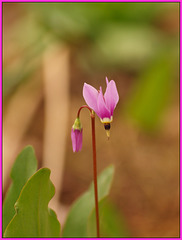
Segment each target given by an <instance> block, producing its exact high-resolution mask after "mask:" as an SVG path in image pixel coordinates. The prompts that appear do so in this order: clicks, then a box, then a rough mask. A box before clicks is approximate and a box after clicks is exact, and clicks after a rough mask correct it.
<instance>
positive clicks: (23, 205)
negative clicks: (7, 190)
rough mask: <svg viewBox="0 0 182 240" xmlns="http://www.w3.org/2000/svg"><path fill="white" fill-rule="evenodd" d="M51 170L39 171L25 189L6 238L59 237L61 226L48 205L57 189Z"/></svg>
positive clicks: (17, 203)
mask: <svg viewBox="0 0 182 240" xmlns="http://www.w3.org/2000/svg"><path fill="white" fill-rule="evenodd" d="M49 177H50V170H49V169H47V168H42V169H40V170H39V171H37V172H36V173H35V174H34V175H33V176H32V177H31V178H30V179H29V180H28V182H27V183H26V184H25V186H24V187H23V189H22V191H21V193H20V197H19V199H18V201H17V202H16V204H15V209H16V215H15V216H14V218H13V219H12V221H11V222H10V223H9V225H8V227H7V228H6V230H5V234H4V237H59V236H60V224H59V222H58V220H57V217H56V214H55V213H54V211H53V210H51V209H48V203H49V201H50V200H51V198H52V197H53V196H54V193H55V189H54V186H53V184H52V182H51V181H50V178H49Z"/></svg>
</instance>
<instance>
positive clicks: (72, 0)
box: [0, 0, 182, 240]
mask: <svg viewBox="0 0 182 240" xmlns="http://www.w3.org/2000/svg"><path fill="white" fill-rule="evenodd" d="M181 1H182V0H180V1H176V0H174V1H170V0H160V1H157V0H152V1H144V0H140V1H137V0H136V1H135V0H131V1H130V0H128V1H119V0H115V1H110V0H100V1H97V0H92V1H91V0H87V1H84V0H67V1H58V0H55V1H49V0H44V1H43V0H39V1H36V0H33V1H29V0H27V1H25V0H19V1H15V0H12V1H1V4H0V10H1V16H2V3H10V2H15V3H16V2H17V3H26V2H29V3H31V2H42V3H44V2H45V3H46V2H50V3H54V2H60V3H61V2H64V3H76V2H78V3H79V2H85V3H87V2H88V3H89V2H95V3H96V2H110V3H114V2H116V3H117V2H118V3H122V2H128V3H131V2H136V3H137V2H138V3H140V2H145V3H152V2H155V3H161V2H164V3H180V6H179V8H180V14H181ZM181 26H182V17H181V15H180V27H179V28H180V56H179V61H180V62H179V63H180V64H179V67H180V80H181V69H182V68H181V67H182V62H181V39H182V33H181ZM0 29H1V60H0V61H1V86H0V87H1V100H0V102H1V106H0V113H1V119H0V123H1V130H0V134H1V140H0V141H1V180H0V181H1V192H2V17H1V24H0ZM179 91H180V102H179V103H180V112H179V117H180V123H179V127H180V130H181V127H182V122H181V118H182V113H181V106H182V96H181V92H182V84H181V81H180V90H179ZM181 149H182V142H181V141H180V150H181ZM180 159H181V154H180ZM180 163H181V162H180ZM181 171H182V164H180V172H181ZM179 176H180V174H179ZM180 186H182V177H181V176H180ZM180 199H181V194H180ZM180 206H181V201H180ZM180 210H181V209H180ZM0 213H1V218H0V224H1V226H2V195H1V208H0ZM0 229H1V235H0V238H2V227H1V228H0ZM181 229H182V213H181V211H180V233H181ZM180 235H181V234H180ZM178 238H180V237H173V238H170V237H166V238H165V237H161V238H154V237H149V238H143V237H142V238H139V237H137V238H134V237H133V238H117V239H174V240H176V239H178ZM4 239H32V238H4ZM34 239H40V238H34ZM45 239H46V238H45ZM50 239H55V238H50ZM67 239H96V238H67ZM100 239H108V238H100ZM109 239H116V238H109Z"/></svg>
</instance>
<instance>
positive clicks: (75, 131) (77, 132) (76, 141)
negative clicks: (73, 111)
mask: <svg viewBox="0 0 182 240" xmlns="http://www.w3.org/2000/svg"><path fill="white" fill-rule="evenodd" d="M82 132H83V129H82V125H81V122H80V119H79V118H76V120H75V122H74V124H73V126H72V129H71V140H72V147H73V152H79V151H81V149H82Z"/></svg>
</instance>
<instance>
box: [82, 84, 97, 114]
mask: <svg viewBox="0 0 182 240" xmlns="http://www.w3.org/2000/svg"><path fill="white" fill-rule="evenodd" d="M98 94H99V93H98V91H97V90H96V89H95V88H94V87H92V86H91V85H89V84H87V83H84V86H83V97H84V99H85V102H86V103H87V105H88V106H89V107H90V108H92V109H93V110H94V111H95V112H97V111H98V108H97V98H98Z"/></svg>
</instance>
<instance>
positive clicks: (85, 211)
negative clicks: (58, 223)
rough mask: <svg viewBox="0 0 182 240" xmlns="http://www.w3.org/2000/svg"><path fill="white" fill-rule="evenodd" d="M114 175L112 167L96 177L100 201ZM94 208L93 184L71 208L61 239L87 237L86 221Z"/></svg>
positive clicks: (104, 195)
mask: <svg viewBox="0 0 182 240" xmlns="http://www.w3.org/2000/svg"><path fill="white" fill-rule="evenodd" d="M113 174H114V166H112V165H111V166H109V167H107V168H106V169H105V170H104V171H103V172H102V173H101V174H100V175H99V177H98V198H99V201H101V200H102V199H103V198H105V197H106V196H107V195H108V194H109V190H110V187H111V182H112V179H113ZM94 207H95V198H94V185H93V182H92V184H91V186H90V188H89V189H88V191H87V192H85V193H84V194H83V195H82V196H81V197H80V198H79V199H78V200H77V201H76V202H75V203H74V205H73V206H72V208H71V210H70V213H69V215H68V218H67V221H66V223H65V226H64V229H63V237H89V236H88V234H87V221H88V219H89V216H90V214H91V211H92V210H93V209H94Z"/></svg>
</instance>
